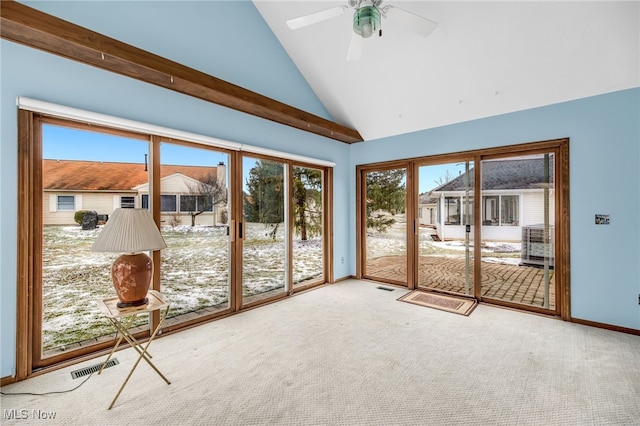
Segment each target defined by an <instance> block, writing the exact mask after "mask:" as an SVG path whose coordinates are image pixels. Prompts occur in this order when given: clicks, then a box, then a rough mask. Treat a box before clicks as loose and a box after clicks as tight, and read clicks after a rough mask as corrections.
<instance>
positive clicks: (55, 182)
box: [42, 160, 226, 225]
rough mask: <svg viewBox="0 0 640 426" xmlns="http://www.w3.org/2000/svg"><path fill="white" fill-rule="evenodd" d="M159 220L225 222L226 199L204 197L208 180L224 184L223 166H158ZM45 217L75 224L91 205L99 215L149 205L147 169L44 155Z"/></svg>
mask: <svg viewBox="0 0 640 426" xmlns="http://www.w3.org/2000/svg"><path fill="white" fill-rule="evenodd" d="M160 173H161V178H160V179H161V180H160V182H161V183H160V188H161V196H160V197H161V211H162V215H161V221H162V222H163V223H164V224H169V223H176V220H177V221H179V222H180V223H182V224H183V225H190V224H191V212H195V211H200V210H204V212H203V213H201V214H199V215H198V216H196V224H198V225H215V224H216V223H221V222H223V215H224V211H225V209H226V201H218V202H213V203H212V202H207V197H206V195H201V194H203V193H204V194H206V191H207V189H206V188H207V185H206V183H205V182H208V181H209V182H210V181H211V179H212V178H213V179H216V180H217V182H218V184H219V185H220V186H223V187H224V186H226V166H225V165H224V164H223V163H220V164H218V165H217V166H214V167H203V166H174V165H162V166H161V172H160ZM42 174H43V177H42V181H43V182H42V184H43V185H42V186H43V188H44V191H43V192H44V193H43V203H42V204H43V213H44V214H43V223H44V224H45V225H71V224H75V221H74V214H75V212H76V211H78V210H94V211H96V212H97V213H98V215H99V218H100V219H102V220H106V219H108V216H109V215H110V214H111V212H113V210H114V209H116V208H148V207H149V170H148V167H147V165H146V164H144V163H111V162H99V161H77V160H43V170H42Z"/></svg>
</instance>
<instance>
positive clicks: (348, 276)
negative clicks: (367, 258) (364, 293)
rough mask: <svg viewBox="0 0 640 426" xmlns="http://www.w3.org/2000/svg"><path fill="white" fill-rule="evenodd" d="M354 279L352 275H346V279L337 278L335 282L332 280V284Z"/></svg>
mask: <svg viewBox="0 0 640 426" xmlns="http://www.w3.org/2000/svg"><path fill="white" fill-rule="evenodd" d="M354 279H356V277H355V276H354V275H347V276H346V277H342V278H338V279H337V280H333V283H332V284H337V283H339V282H342V281H347V280H354Z"/></svg>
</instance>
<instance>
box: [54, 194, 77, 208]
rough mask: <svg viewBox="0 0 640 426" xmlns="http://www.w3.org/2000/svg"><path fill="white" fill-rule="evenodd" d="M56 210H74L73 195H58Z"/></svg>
mask: <svg viewBox="0 0 640 426" xmlns="http://www.w3.org/2000/svg"><path fill="white" fill-rule="evenodd" d="M58 210H65V211H68V210H75V197H74V196H73V195H58Z"/></svg>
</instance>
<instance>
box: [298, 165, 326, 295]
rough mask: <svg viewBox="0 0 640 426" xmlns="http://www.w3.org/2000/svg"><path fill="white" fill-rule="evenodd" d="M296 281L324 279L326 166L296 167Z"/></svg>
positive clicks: (308, 281)
mask: <svg viewBox="0 0 640 426" xmlns="http://www.w3.org/2000/svg"><path fill="white" fill-rule="evenodd" d="M292 181H293V206H292V208H293V252H292V258H293V285H294V287H295V286H297V285H303V284H309V283H311V282H313V281H317V280H323V279H324V275H323V273H324V255H323V249H322V243H323V241H324V239H323V235H322V230H323V204H322V200H323V188H322V182H323V180H322V170H316V169H310V168H307V167H294V168H293V179H292Z"/></svg>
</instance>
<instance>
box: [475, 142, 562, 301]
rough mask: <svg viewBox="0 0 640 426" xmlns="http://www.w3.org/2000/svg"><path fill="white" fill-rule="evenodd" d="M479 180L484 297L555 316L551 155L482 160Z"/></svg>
mask: <svg viewBox="0 0 640 426" xmlns="http://www.w3.org/2000/svg"><path fill="white" fill-rule="evenodd" d="M481 174H482V191H483V192H485V191H490V193H491V195H486V196H483V198H482V200H483V206H482V207H483V213H482V214H483V225H492V226H482V228H481V236H482V242H483V246H482V251H481V262H482V263H481V268H482V275H481V277H482V282H481V287H482V288H481V292H482V297H483V298H487V299H497V300H502V301H506V302H509V303H517V304H522V305H530V306H536V307H539V308H545V309H551V310H555V309H556V306H555V278H554V241H555V235H554V223H555V216H554V202H553V200H554V193H555V189H554V178H553V176H554V161H553V154H540V155H527V156H519V157H508V158H502V159H495V160H485V161H482V163H481ZM505 192H506V193H505ZM498 203H499V204H498ZM498 224H500V226H497V225H498Z"/></svg>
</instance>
